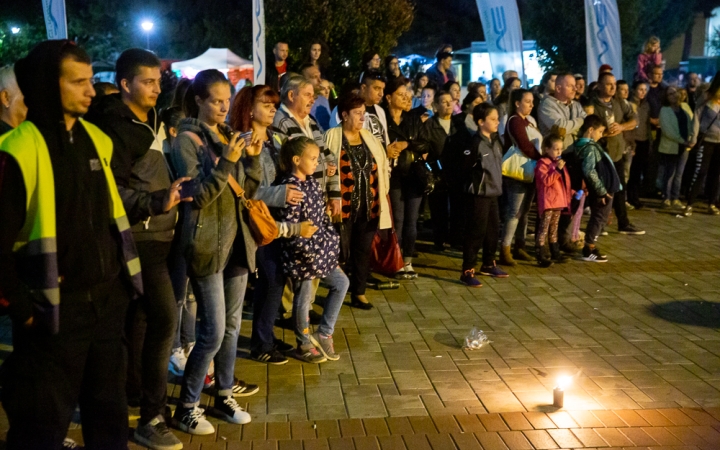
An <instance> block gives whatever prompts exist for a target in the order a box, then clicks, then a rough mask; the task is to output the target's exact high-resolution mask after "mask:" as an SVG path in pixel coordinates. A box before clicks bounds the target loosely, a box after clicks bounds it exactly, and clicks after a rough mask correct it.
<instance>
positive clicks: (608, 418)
mask: <svg viewBox="0 0 720 450" xmlns="http://www.w3.org/2000/svg"><path fill="white" fill-rule="evenodd" d="M592 413H593V414H595V417H597V418H598V419H600V421H601V422H602V423H603V425H605V426H606V427H626V426H627V424H626V423H625V421H624V420H622V419H621V418H620V417H618V415H617V414H615V413H614V412H613V411H602V410H598V411H593V412H592Z"/></svg>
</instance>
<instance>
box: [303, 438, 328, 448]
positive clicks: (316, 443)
mask: <svg viewBox="0 0 720 450" xmlns="http://www.w3.org/2000/svg"><path fill="white" fill-rule="evenodd" d="M302 442H303V450H330V443H329V442H328V440H327V439H305V440H303V441H302Z"/></svg>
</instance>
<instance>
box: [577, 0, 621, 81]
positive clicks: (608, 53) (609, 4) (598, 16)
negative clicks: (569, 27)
mask: <svg viewBox="0 0 720 450" xmlns="http://www.w3.org/2000/svg"><path fill="white" fill-rule="evenodd" d="M585 39H586V40H587V66H588V77H587V80H588V83H590V82H593V81H597V79H598V72H599V71H600V66H602V65H603V64H610V66H612V68H613V74H614V75H615V78H617V79H618V80H619V79H621V78H622V76H623V75H622V43H621V38H620V14H619V13H618V7H617V2H616V1H615V0H585Z"/></svg>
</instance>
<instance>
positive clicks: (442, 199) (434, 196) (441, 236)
mask: <svg viewBox="0 0 720 450" xmlns="http://www.w3.org/2000/svg"><path fill="white" fill-rule="evenodd" d="M428 201H429V202H430V216H431V218H432V227H433V243H434V244H435V246H437V247H440V246H442V245H443V244H445V243H446V242H447V241H448V225H449V218H450V217H449V216H450V214H449V203H448V201H449V200H448V192H447V190H446V189H445V188H442V189H441V190H440V191H433V192H431V193H430V195H428Z"/></svg>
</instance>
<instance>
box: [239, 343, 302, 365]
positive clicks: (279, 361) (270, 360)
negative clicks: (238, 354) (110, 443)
mask: <svg viewBox="0 0 720 450" xmlns="http://www.w3.org/2000/svg"><path fill="white" fill-rule="evenodd" d="M293 348H294V347H293ZM250 359H252V360H253V361H257V362H261V363H265V364H272V365H274V366H282V365H283V364H287V362H288V359H287V358H286V357H285V355H283V354H282V353H280V352H279V351H277V350H275V349H273V350H270V351H269V352H265V353H259V354H258V353H256V352H250Z"/></svg>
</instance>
